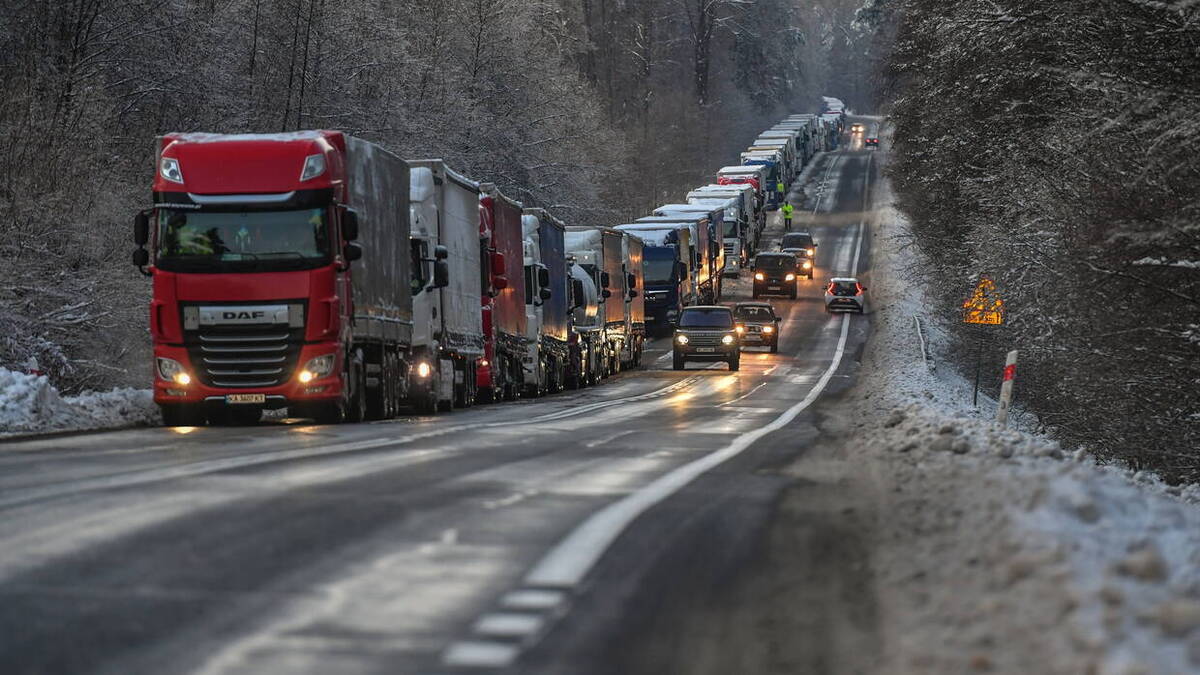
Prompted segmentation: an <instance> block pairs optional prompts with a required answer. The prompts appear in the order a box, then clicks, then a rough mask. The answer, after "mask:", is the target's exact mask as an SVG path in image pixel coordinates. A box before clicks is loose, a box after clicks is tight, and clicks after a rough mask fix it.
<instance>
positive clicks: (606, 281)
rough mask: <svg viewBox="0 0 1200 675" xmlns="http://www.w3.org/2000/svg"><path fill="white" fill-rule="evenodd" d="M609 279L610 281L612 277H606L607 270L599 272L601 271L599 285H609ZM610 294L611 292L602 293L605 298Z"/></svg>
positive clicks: (606, 286) (605, 286)
mask: <svg viewBox="0 0 1200 675" xmlns="http://www.w3.org/2000/svg"><path fill="white" fill-rule="evenodd" d="M610 281H612V279H610V278H609V277H608V272H601V273H600V285H601V286H603V287H604V288H608V285H609V282H610ZM610 295H612V293H605V294H604V297H606V298H607V297H608V296H610Z"/></svg>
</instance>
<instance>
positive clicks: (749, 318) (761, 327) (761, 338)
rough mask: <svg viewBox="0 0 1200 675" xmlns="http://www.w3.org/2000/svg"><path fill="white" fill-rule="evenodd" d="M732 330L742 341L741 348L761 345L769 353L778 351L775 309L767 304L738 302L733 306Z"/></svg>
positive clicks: (777, 323)
mask: <svg viewBox="0 0 1200 675" xmlns="http://www.w3.org/2000/svg"><path fill="white" fill-rule="evenodd" d="M733 320H734V321H736V322H737V327H736V328H735V329H734V330H736V331H737V332H738V335H739V336H740V337H741V339H742V347H751V346H755V345H762V346H764V347H770V348H771V353H772V354H774V353H776V352H778V351H779V322H780V318H779V317H778V316H776V315H775V308H774V307H772V306H771V303H769V302H739V303H738V304H736V305H734V306H733Z"/></svg>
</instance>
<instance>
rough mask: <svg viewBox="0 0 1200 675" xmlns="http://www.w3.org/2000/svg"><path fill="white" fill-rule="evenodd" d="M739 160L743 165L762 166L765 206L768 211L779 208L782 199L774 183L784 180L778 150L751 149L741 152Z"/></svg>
mask: <svg viewBox="0 0 1200 675" xmlns="http://www.w3.org/2000/svg"><path fill="white" fill-rule="evenodd" d="M741 162H742V165H744V166H756V165H757V166H762V167H763V169H764V174H765V176H764V178H765V181H764V182H765V183H766V187H765V188H764V189H765V192H764V194H765V195H766V208H767V210H768V211H774V210H775V209H777V208H779V205H780V203H781V201H782V199H783V195H781V194H779V191H778V190H776V189H775V187H776V185H777V184H778V183H780V182H781V181H783V180H784V176H783V173H782V168H781V166H780V158H779V151H777V150H756V151H754V150H752V151H747V152H743V153H742V155H741Z"/></svg>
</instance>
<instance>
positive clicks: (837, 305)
mask: <svg viewBox="0 0 1200 675" xmlns="http://www.w3.org/2000/svg"><path fill="white" fill-rule="evenodd" d="M866 296H867V287H866V286H863V285H862V284H860V283H859V282H858V279H855V278H854V277H834V278H832V279H830V280H829V283H828V284H827V285H826V286H825V311H826V312H858V313H859V314H862V313H863V310H865V309H866V307H867V297H866Z"/></svg>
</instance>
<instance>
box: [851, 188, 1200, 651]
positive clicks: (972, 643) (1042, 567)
mask: <svg viewBox="0 0 1200 675" xmlns="http://www.w3.org/2000/svg"><path fill="white" fill-rule="evenodd" d="M885 189H886V186H885ZM884 199H885V201H890V197H888V196H886V195H885V198H884ZM904 228H905V223H904V221H903V219H902V217H901V216H900V214H898V213H896V212H895V211H893V210H891V209H887V208H885V209H883V211H882V212H881V215H880V218H879V222H878V223H877V226H876V231H875V246H876V250H880V251H886V250H895V248H896V247H897V246H898V241H897V240H896V239H895V238H896V237H897V236H899V235H903V234H904ZM897 264H898V263H897V257H895V256H887V255H878V256H875V259H874V261H873V265H874V268H873V271H872V273H871V277H873V278H872V279H871V280H870V283H869V284H868V285H869V286H870V288H871V289H872V295H873V296H874V297H873V301H874V307H875V312H874V313H873V315H872V317H871V321H872V330H873V335H872V339H871V345H870V346H869V348H868V349H867V352H866V355H865V358H864V365H863V372H862V376H861V379H860V385H859V386H858V387H857V388H856V389H855V390H854V392H853V393H852V394H851V396H854V397H856V400H854V401H852V402H850V403H849V405H852V406H855V407H856V409H857V412H858V414H859V415H861V416H862V418H866V419H869V420H872V422H870V423H867V424H866V425H865V426H864V427H861V428H860V429H862V430H863V432H864V433H861V434H858V435H856V438H855V440H854V442H853V443H852V444H851V445H852V449H851V450H850V455H851V456H852V457H853V456H855V455H858V456H859V457H860V458H861V459H863V460H864V461H874V462H875V463H876V464H882V465H883V466H884V467H886V468H885V469H883V470H882V471H883V473H885V474H887V476H886V478H885V479H884V481H885V483H886V486H887V487H886V490H888V491H894V492H896V493H903V496H896V497H894V498H892V497H888V498H886V499H885V501H890V502H891V503H890V504H887V506H888V508H891V509H894V511H893V513H895V514H896V520H897V522H899V521H901V520H907V521H909V522H907V524H906V525H905V526H906V527H908V528H909V529H910V530H918V531H913V532H911V533H910V534H911V535H912V536H914V537H920V538H922V539H921V540H914V542H912V543H908V544H905V548H902V549H898V550H902V551H903V555H891V557H889V554H888V553H887V552H886V551H885V552H883V554H882V555H881V559H877V560H875V561H874V563H875V564H876V565H877V566H878V567H879V568H880V569H879V574H880V577H881V583H885V584H891V586H892V588H894V589H901V590H896V591H895V592H894V593H893V594H892V597H891V598H890V599H885V600H884V602H883V605H884V606H885V608H886V610H887V611H886V612H885V613H887V614H889V619H890V620H894V621H895V622H896V624H897V625H896V626H895V629H894V630H895V634H894V635H893V636H892V638H891V639H892V641H893V643H894V644H893V646H894V647H895V648H894V649H893V650H890V651H892V652H893V655H894V658H895V663H894V664H893V666H894V668H895V669H896V670H897V671H903V672H918V671H919V672H967V671H971V670H995V671H997V672H1030V671H1028V668H1030V667H1031V666H1030V663H1031V662H1032V663H1036V664H1040V666H1039V667H1036V672H1063V673H1068V672H1092V673H1097V674H1098V675H1118V674H1119V675H1127V674H1128V675H1132V674H1134V673H1200V488H1197V487H1196V486H1190V487H1187V488H1183V489H1180V488H1175V487H1168V486H1165V485H1163V484H1162V483H1161V482H1159V481H1158V480H1157V479H1156V478H1154V477H1153V476H1149V475H1146V474H1143V473H1138V474H1135V473H1133V472H1130V471H1126V470H1123V469H1121V468H1119V467H1114V466H1103V465H1100V464H1098V463H1097V462H1096V461H1094V460H1093V459H1092V458H1090V457H1089V456H1087V455H1086V454H1085V453H1084V452H1082V451H1077V452H1071V451H1065V450H1064V449H1062V448H1060V447H1059V445H1058V444H1057V443H1056V442H1055V441H1053V440H1050V439H1047V438H1045V437H1043V436H1039V435H1037V434H1035V433H1031V432H1030V431H1028V430H1027V429H1028V428H1030V427H1032V425H1031V424H1020V423H1018V424H1016V425H1014V426H1016V427H1017V429H1009V430H1004V429H1001V428H1000V427H999V426H998V425H997V424H995V423H994V421H993V417H994V415H995V403H994V402H993V401H990V400H986V399H984V398H982V397H981V400H980V408H979V409H975V408H974V407H973V406H972V405H971V384H972V383H971V382H968V381H967V380H966V379H964V378H963V377H961V376H959V375H957V374H956V373H954V372H953V371H952V369H951V368H950V367H949V366H948V365H943V366H942V367H940V368H937V369H936V370H932V371H931V370H930V369H928V368H927V367H926V365H925V364H924V363H923V362H922V359H921V350H920V342H919V340H918V338H917V333H916V329H915V327H914V322H913V315H914V314H918V315H920V314H921V313H922V311H923V308H924V307H925V306H926V305H925V304H924V303H923V302H922V301H921V289H920V288H919V287H916V286H914V285H913V284H912V283H910V281H909V279H908V277H907V275H906V274H904V271H903V270H900V269H897ZM922 318H923V321H922V323H923V326H925V327H926V328H929V327H930V326H931V323H926V321H925V319H927V317H922ZM932 328H933V329H932V330H929V331H928V335H927V339H928V340H929V341H930V342H931V344H930V347H931V350H932V352H933V353H934V354H937V353H939V352H940V350H942V349H943V343H944V336H943V334H942V333H941V332H940V331H939V330H937V328H936V325H933V326H932ZM993 376H994V377H998V376H999V374H998V373H996V374H993ZM1016 386H1017V387H1020V377H1019V375H1018V378H1017V381H1016ZM1019 421H1021V420H1019ZM885 512H886V511H885ZM919 530H924V531H919ZM924 556H928V558H927V559H926V560H913V559H911V558H914V557H918V558H919V557H924ZM914 578H921V579H927V580H928V581H933V582H934V583H932V584H930V583H922V584H915V585H914V584H912V583H911V580H912V579H914ZM931 641H932V642H936V643H937V644H939V645H941V647H942V649H940V650H930V649H929V645H930V644H931ZM931 652H933V653H931ZM1022 659H1025V660H1022Z"/></svg>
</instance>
